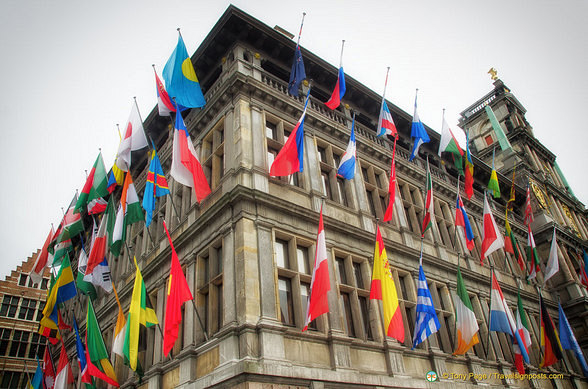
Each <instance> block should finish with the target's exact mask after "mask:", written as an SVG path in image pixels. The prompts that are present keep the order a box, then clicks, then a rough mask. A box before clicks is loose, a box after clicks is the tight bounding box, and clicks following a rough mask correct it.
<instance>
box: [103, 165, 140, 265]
mask: <svg viewBox="0 0 588 389" xmlns="http://www.w3.org/2000/svg"><path fill="white" fill-rule="evenodd" d="M144 217H145V216H144V215H143V210H142V209H141V203H140V202H139V196H137V191H136V190H135V185H134V184H133V178H132V177H131V172H127V175H126V177H125V183H124V184H123V189H122V194H121V196H120V204H119V206H118V212H117V213H116V221H115V223H114V228H113V231H112V246H111V247H110V252H111V253H112V254H113V255H115V256H118V255H120V251H121V248H122V245H123V244H124V242H125V241H126V239H127V226H130V225H131V224H133V223H136V222H138V221H141V220H143V218H144ZM103 258H104V257H102V258H100V261H99V262H98V263H100V262H102V259H103Z"/></svg>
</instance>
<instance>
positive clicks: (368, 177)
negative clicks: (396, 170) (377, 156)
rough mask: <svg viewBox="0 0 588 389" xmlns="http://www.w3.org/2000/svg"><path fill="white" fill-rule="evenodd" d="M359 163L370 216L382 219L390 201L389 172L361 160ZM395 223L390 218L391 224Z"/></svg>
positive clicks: (395, 221) (395, 223) (394, 219)
mask: <svg viewBox="0 0 588 389" xmlns="http://www.w3.org/2000/svg"><path fill="white" fill-rule="evenodd" d="M361 165H362V167H361V174H362V176H363V183H364V186H365V192H366V193H365V194H366V198H367V202H368V208H369V211H370V213H371V214H372V216H375V217H377V218H379V219H380V220H382V219H383V218H384V214H385V213H386V209H387V208H388V202H389V201H390V194H389V193H388V189H389V185H388V178H389V175H390V172H386V171H384V170H381V169H378V168H377V167H374V166H372V165H368V164H367V163H366V162H364V161H361ZM397 223H398V222H397V220H396V218H392V224H393V225H397Z"/></svg>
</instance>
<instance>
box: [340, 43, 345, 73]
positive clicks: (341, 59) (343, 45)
mask: <svg viewBox="0 0 588 389" xmlns="http://www.w3.org/2000/svg"><path fill="white" fill-rule="evenodd" d="M343 47H345V39H343V40H342V41H341V57H339V67H340V68H342V67H343Z"/></svg>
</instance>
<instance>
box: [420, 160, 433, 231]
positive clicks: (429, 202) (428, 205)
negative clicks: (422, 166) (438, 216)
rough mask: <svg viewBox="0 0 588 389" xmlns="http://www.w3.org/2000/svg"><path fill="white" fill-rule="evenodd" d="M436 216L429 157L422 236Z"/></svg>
mask: <svg viewBox="0 0 588 389" xmlns="http://www.w3.org/2000/svg"><path fill="white" fill-rule="evenodd" d="M434 218H435V206H434V205H433V180H432V179H431V170H430V169H429V160H428V159H427V193H426V198H425V217H423V227H422V228H421V231H422V235H421V236H422V237H424V236H425V232H427V230H428V229H429V228H431V226H432V225H433V219H434Z"/></svg>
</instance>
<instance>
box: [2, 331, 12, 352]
mask: <svg viewBox="0 0 588 389" xmlns="http://www.w3.org/2000/svg"><path fill="white" fill-rule="evenodd" d="M11 332H12V331H11V330H10V329H8V328H0V357H4V356H6V350H8V343H9V342H10V334H11Z"/></svg>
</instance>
